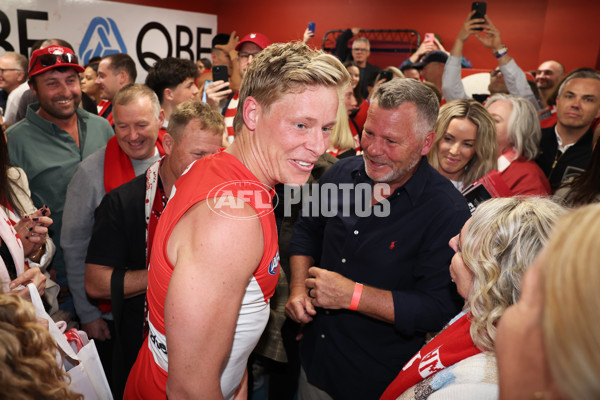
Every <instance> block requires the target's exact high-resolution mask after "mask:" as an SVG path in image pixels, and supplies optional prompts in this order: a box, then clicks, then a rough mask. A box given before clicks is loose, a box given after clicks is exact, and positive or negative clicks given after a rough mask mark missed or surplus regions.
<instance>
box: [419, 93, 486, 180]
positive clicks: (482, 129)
mask: <svg viewBox="0 0 600 400" xmlns="http://www.w3.org/2000/svg"><path fill="white" fill-rule="evenodd" d="M454 118H459V119H460V118H466V119H468V120H469V121H471V122H472V123H474V124H475V125H476V126H477V136H476V138H475V154H473V158H471V160H470V161H469V162H468V163H467V165H466V166H465V171H464V173H463V175H462V182H463V184H464V186H467V185H470V184H471V183H473V182H475V181H476V180H477V179H479V178H481V177H483V176H484V175H486V174H487V173H488V172H490V171H491V170H493V169H496V168H497V164H498V156H497V154H496V147H497V143H496V125H495V123H494V119H493V118H492V116H491V115H490V113H489V112H488V110H486V109H485V107H483V106H482V105H481V104H480V103H479V102H477V101H475V100H471V99H458V100H453V101H451V102H448V103H446V104H444V105H443V106H442V107H441V108H440V113H439V116H438V119H437V121H436V123H435V127H434V128H433V129H434V130H435V142H434V143H433V146H432V147H431V151H430V152H429V155H428V156H427V158H428V160H429V164H431V166H432V167H433V168H435V169H437V170H439V169H440V162H439V159H438V148H439V145H440V141H441V140H442V138H443V137H444V135H445V134H446V131H447V130H448V126H449V125H450V121H452V120H453V119H454Z"/></svg>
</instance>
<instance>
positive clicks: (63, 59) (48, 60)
mask: <svg viewBox="0 0 600 400" xmlns="http://www.w3.org/2000/svg"><path fill="white" fill-rule="evenodd" d="M59 60H60V62H59ZM36 64H39V65H40V66H41V67H42V68H46V67H51V66H53V65H56V64H79V60H77V56H76V55H75V54H72V53H64V54H42V55H41V56H37V57H36V59H35V61H34V62H33V63H32V64H31V68H29V73H31V71H33V68H34V67H35V65H36Z"/></svg>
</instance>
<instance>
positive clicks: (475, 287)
mask: <svg viewBox="0 0 600 400" xmlns="http://www.w3.org/2000/svg"><path fill="white" fill-rule="evenodd" d="M563 213H564V209H563V208H562V207H561V206H560V205H558V204H556V203H554V202H552V201H551V200H549V199H544V198H537V197H529V198H522V199H519V198H514V197H510V198H499V199H491V200H488V201H486V202H483V203H482V204H481V205H479V207H478V208H477V210H476V211H475V213H474V214H473V217H472V218H471V219H469V220H468V221H467V222H466V223H465V225H464V227H463V229H462V231H461V232H460V234H459V235H457V236H455V237H454V238H452V239H451V240H450V247H452V248H453V249H454V251H455V252H456V254H455V255H454V257H453V258H452V263H451V265H450V275H451V276H452V280H453V281H454V282H455V283H456V287H457V289H458V293H459V294H460V295H461V296H462V297H463V298H464V299H465V306H464V309H463V312H461V313H460V314H458V315H457V316H456V317H454V319H452V321H450V323H449V324H448V326H446V328H445V329H444V330H443V331H442V332H440V333H439V334H438V335H437V336H436V337H435V338H434V339H432V340H431V341H430V342H429V343H427V344H426V345H425V346H424V347H423V348H422V349H421V351H419V353H417V354H416V355H415V356H414V357H413V358H412V359H411V360H410V361H409V362H408V363H407V364H406V365H405V366H404V368H403V369H402V371H400V373H399V374H398V376H397V377H396V379H395V380H394V382H392V384H391V385H390V386H389V387H388V388H387V390H386V391H385V393H384V394H383V396H382V399H396V398H399V399H418V400H422V399H427V398H429V396H432V398H435V399H445V398H460V399H477V400H482V399H496V398H497V397H498V386H497V378H496V359H495V355H494V354H495V353H494V349H495V345H494V342H495V337H496V323H497V322H498V320H499V319H500V317H501V316H502V314H503V313H504V310H506V308H507V307H508V306H509V305H511V304H513V303H515V302H516V301H517V299H518V298H519V294H520V291H521V277H522V275H523V272H524V271H525V269H526V268H527V267H528V266H529V265H530V264H531V262H532V261H533V260H534V259H535V257H536V255H537V254H538V252H539V251H540V250H541V249H542V247H543V246H544V244H545V243H546V240H547V238H548V236H549V234H550V231H551V229H552V226H553V225H554V222H555V221H556V220H557V219H558V218H559V216H560V215H562V214H563Z"/></svg>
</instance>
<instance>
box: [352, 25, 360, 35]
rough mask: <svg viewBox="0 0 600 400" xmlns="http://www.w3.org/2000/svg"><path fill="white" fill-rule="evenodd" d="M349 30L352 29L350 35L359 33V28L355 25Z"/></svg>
mask: <svg viewBox="0 0 600 400" xmlns="http://www.w3.org/2000/svg"><path fill="white" fill-rule="evenodd" d="M350 30H351V31H352V35H353V36H356V35H358V34H359V33H360V28H358V27H356V26H355V27H354V28H352V29H350Z"/></svg>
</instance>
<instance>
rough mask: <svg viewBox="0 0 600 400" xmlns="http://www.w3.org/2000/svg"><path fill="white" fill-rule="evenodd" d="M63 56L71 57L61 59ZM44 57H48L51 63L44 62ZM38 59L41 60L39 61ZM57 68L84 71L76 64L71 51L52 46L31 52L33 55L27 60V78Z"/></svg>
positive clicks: (66, 48)
mask: <svg viewBox="0 0 600 400" xmlns="http://www.w3.org/2000/svg"><path fill="white" fill-rule="evenodd" d="M63 54H73V55H72V56H71V57H69V56H67V57H61V56H62V55H63ZM44 56H47V57H49V58H50V60H51V63H50V62H46V61H47V60H44V58H45V57H44ZM52 56H55V57H52ZM40 57H42V58H41V59H40ZM44 65H46V66H44ZM58 67H71V68H73V69H75V70H76V71H77V72H83V71H85V68H83V67H82V66H81V65H79V64H78V60H77V57H76V56H75V54H74V53H73V51H72V50H71V49H69V48H68V47H62V46H54V45H53V46H48V47H44V48H43V49H37V50H35V51H34V52H33V54H32V55H31V59H30V60H29V77H32V76H35V75H39V74H41V73H44V72H46V71H48V70H50V69H52V68H58Z"/></svg>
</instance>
